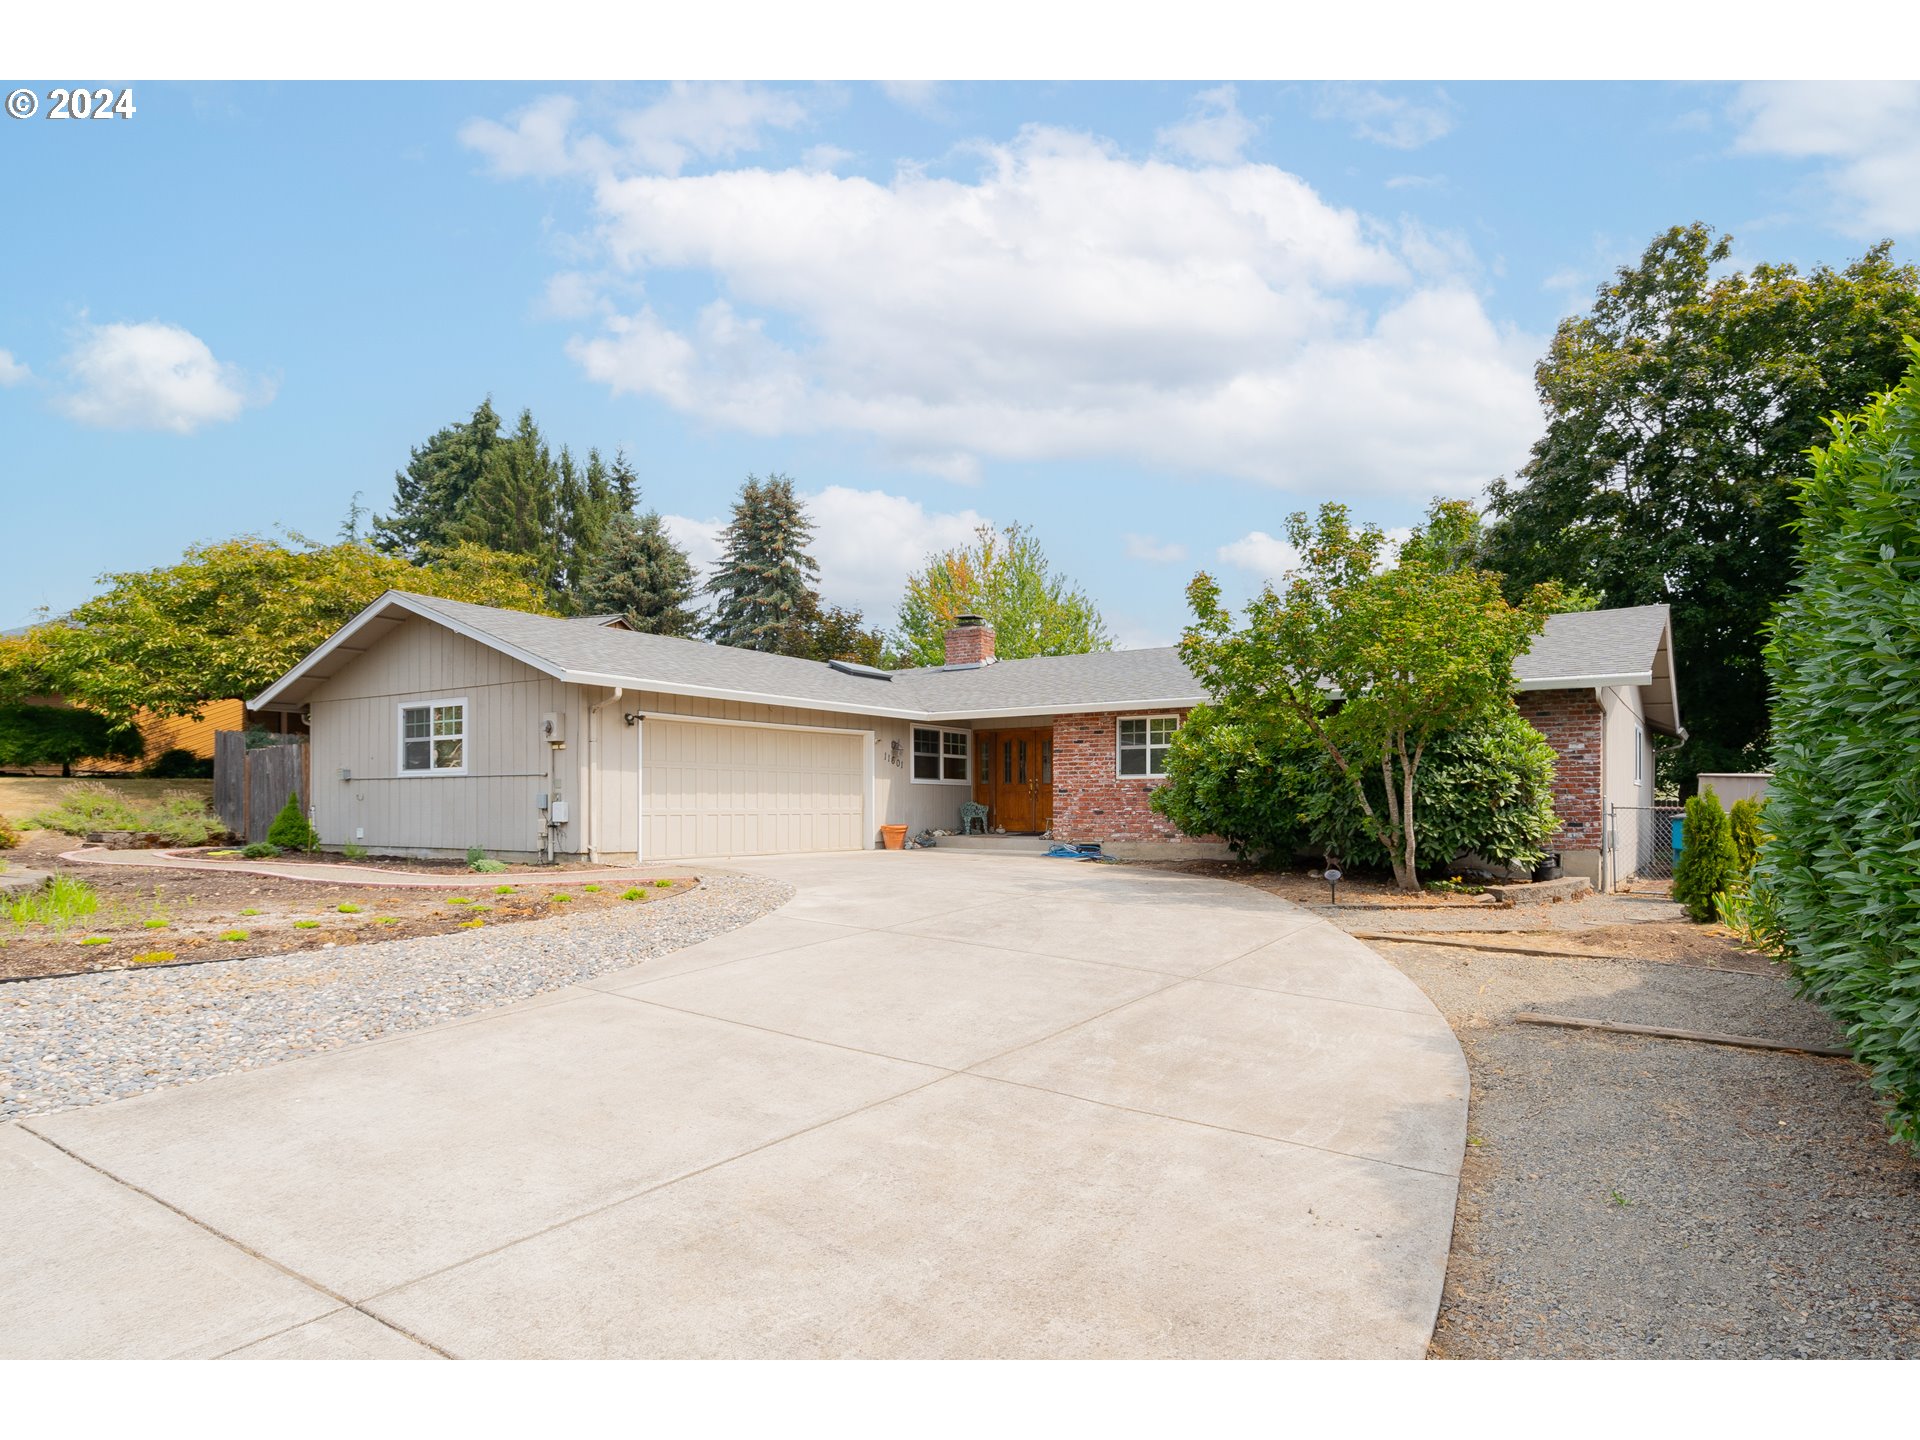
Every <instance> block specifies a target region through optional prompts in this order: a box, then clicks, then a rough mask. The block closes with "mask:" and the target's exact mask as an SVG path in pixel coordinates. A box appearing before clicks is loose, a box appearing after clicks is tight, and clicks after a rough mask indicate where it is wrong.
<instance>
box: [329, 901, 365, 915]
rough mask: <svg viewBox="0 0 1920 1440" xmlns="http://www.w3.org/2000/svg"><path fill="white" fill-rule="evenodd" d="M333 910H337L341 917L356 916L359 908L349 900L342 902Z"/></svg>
mask: <svg viewBox="0 0 1920 1440" xmlns="http://www.w3.org/2000/svg"><path fill="white" fill-rule="evenodd" d="M333 908H334V909H336V910H338V911H339V912H340V913H341V914H342V915H358V914H359V913H360V907H359V906H358V905H356V904H354V903H353V902H352V901H351V900H342V901H341V902H340V903H339V904H338V905H336V906H334V907H333Z"/></svg>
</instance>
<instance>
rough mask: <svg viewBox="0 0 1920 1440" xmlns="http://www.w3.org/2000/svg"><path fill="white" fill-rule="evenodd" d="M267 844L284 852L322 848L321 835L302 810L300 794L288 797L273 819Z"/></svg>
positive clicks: (295, 793) (268, 828) (297, 792)
mask: <svg viewBox="0 0 1920 1440" xmlns="http://www.w3.org/2000/svg"><path fill="white" fill-rule="evenodd" d="M267 843H268V844H269V845H278V846H279V847H280V848H281V849H282V850H317V849H319V848H320V835H319V832H317V831H316V830H315V829H314V828H313V826H312V824H311V823H310V822H309V821H308V820H307V812H306V811H304V810H302V809H301V808H300V792H299V791H297V790H296V791H294V792H293V793H292V794H291V795H289V796H287V803H286V804H284V805H282V806H281V807H280V813H279V814H278V815H276V816H274V817H273V824H271V825H269V826H268V827H267Z"/></svg>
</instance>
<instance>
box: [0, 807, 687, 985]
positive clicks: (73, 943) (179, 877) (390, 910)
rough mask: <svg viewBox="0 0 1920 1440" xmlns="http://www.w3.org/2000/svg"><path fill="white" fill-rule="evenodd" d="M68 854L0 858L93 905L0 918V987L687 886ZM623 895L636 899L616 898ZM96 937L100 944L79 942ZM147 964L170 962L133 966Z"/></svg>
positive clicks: (570, 910)
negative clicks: (383, 876)
mask: <svg viewBox="0 0 1920 1440" xmlns="http://www.w3.org/2000/svg"><path fill="white" fill-rule="evenodd" d="M73 843H74V842H73V839H72V837H70V836H65V835H54V834H51V833H49V832H46V831H34V832H30V833H29V834H28V835H27V836H26V837H25V839H24V840H23V843H22V844H21V845H20V847H19V848H18V849H15V850H10V851H8V852H6V854H5V856H4V857H0V858H5V859H6V860H7V862H8V863H9V865H11V866H13V867H15V868H20V869H28V868H31V869H34V870H46V871H52V872H53V873H54V874H55V876H56V877H58V876H67V877H70V878H72V879H74V880H77V881H81V882H83V883H85V884H86V885H88V886H89V887H91V889H92V890H93V892H94V894H95V895H96V896H97V897H98V900H99V907H98V909H97V910H95V911H94V912H93V913H92V914H90V915H83V916H79V917H77V918H75V919H73V920H72V921H70V922H67V923H65V924H63V925H49V924H46V923H42V922H29V923H25V924H18V923H10V922H9V920H8V917H7V913H6V912H5V911H4V910H0V981H6V980H20V979H28V978H34V977H41V976H48V975H66V974H74V973H84V972H92V971H99V970H119V969H127V968H141V967H144V966H146V965H151V964H169V963H171V964H179V963H185V962H191V961H198V960H217V959H222V958H227V957H229V956H233V957H240V956H245V957H248V958H253V957H257V956H262V955H284V954H292V953H294V952H298V951H304V950H324V949H327V948H329V947H332V946H339V945H353V944H358V943H361V942H364V941H373V940H398V939H405V938H408V937H411V936H417V935H439V934H445V933H448V932H450V931H454V930H459V929H476V928H480V927H482V926H487V925H496V924H505V923H509V922H512V921H518V920H537V919H540V918H542V917H544V916H549V915H560V914H579V913H584V912H587V911H591V910H596V909H610V908H613V907H629V906H632V905H635V904H642V903H645V904H653V903H658V902H659V901H661V900H664V899H668V898H670V897H672V896H674V895H677V894H680V893H681V892H683V891H685V890H687V889H689V888H691V887H692V886H693V885H695V884H696V883H697V882H696V881H694V880H692V879H689V878H686V877H681V878H676V879H674V880H672V882H671V883H670V884H667V885H644V886H636V885H632V884H623V885H620V886H618V887H615V886H611V885H598V884H596V882H592V881H590V880H589V881H586V882H585V883H583V884H581V885H577V886H569V885H553V884H550V883H549V884H541V885H515V884H514V883H513V881H514V872H511V871H507V872H502V873H500V874H495V875H478V874H476V875H474V876H473V883H472V885H470V886H464V887H462V888H460V889H458V890H452V889H426V888H404V887H400V886H386V885H352V884H341V885H330V884H325V883H322V882H316V881H310V880H283V879H277V878H274V877H270V876H266V875H253V874H247V873H245V872H240V871H236V872H234V873H233V874H230V875H228V874H222V873H220V872H219V871H217V870H162V869H139V868H134V867H124V868H122V867H116V866H108V865H73V864H68V863H67V862H65V861H62V860H61V859H60V858H59V855H60V852H61V851H62V850H66V849H71V848H72V846H73ZM462 868H463V867H462ZM544 873H545V874H547V875H551V873H552V872H551V870H548V871H545V872H544ZM663 878H664V877H663ZM588 885H594V887H595V888H592V889H589V888H587V886H588ZM630 891H637V892H638V893H639V894H640V895H642V896H644V897H645V899H644V900H626V899H623V898H622V897H623V896H624V895H626V894H627V893H629V892H630ZM503 892H504V893H503ZM563 896H564V897H565V898H562V897H563ZM463 902H464V903H463ZM343 907H345V908H343ZM225 935H239V936H241V938H240V939H223V938H222V937H223V936H225ZM95 937H99V938H101V939H104V941H105V943H104V944H102V943H94V944H85V943H83V942H84V941H87V940H89V939H94V938H95ZM153 956H169V957H171V958H170V959H169V960H154V959H151V958H141V957H153Z"/></svg>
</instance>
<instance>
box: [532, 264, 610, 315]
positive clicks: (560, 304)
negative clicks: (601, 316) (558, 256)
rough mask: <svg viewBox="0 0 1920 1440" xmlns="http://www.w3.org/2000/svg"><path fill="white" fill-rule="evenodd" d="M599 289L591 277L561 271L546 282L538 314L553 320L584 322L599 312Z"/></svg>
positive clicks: (600, 306)
mask: <svg viewBox="0 0 1920 1440" xmlns="http://www.w3.org/2000/svg"><path fill="white" fill-rule="evenodd" d="M601 308H602V301H601V299H600V287H599V284H598V282H597V281H596V280H595V279H594V277H593V276H591V275H583V274H581V273H580V272H579V271H578V270H562V271H560V272H558V273H557V274H555V275H554V276H553V277H552V278H551V279H550V280H548V281H547V289H546V293H545V294H544V295H542V296H541V298H540V313H541V314H543V315H547V316H550V317H552V318H553V319H555V320H584V319H586V318H587V317H588V316H589V315H595V314H598V313H599V312H600V310H601Z"/></svg>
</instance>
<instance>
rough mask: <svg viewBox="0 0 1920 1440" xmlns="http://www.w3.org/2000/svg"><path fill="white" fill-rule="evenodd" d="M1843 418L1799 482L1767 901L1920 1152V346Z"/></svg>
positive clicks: (1764, 859) (1781, 645) (1778, 680)
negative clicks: (1878, 393) (1892, 378)
mask: <svg viewBox="0 0 1920 1440" xmlns="http://www.w3.org/2000/svg"><path fill="white" fill-rule="evenodd" d="M1907 344H1908V346H1909V349H1910V350H1911V353H1912V355H1913V357H1914V364H1913V367H1912V368H1911V369H1909V370H1908V372H1907V377H1906V379H1905V380H1904V381H1903V382H1902V383H1901V384H1900V385H1899V386H1898V387H1897V388H1896V389H1894V390H1892V391H1890V392H1889V393H1888V394H1886V395H1884V396H1882V397H1881V398H1880V399H1879V400H1877V401H1875V402H1874V403H1873V404H1872V405H1870V406H1868V407H1867V408H1866V409H1865V410H1864V411H1862V412H1861V413H1860V414H1858V415H1853V416H1848V417H1845V418H1842V419H1837V420H1835V421H1833V422H1832V427H1831V428H1832V440H1831V441H1830V443H1829V444H1828V445H1827V446H1826V448H1825V449H1824V450H1816V451H1814V452H1813V473H1812V474H1811V476H1809V477H1807V478H1806V479H1804V480H1803V481H1802V482H1801V485H1800V489H1799V492H1798V495H1797V497H1796V498H1797V500H1798V504H1799V511H1800V518H1799V525H1798V531H1799V537H1800V550H1799V562H1800V573H1799V576H1798V578H1796V579H1795V580H1794V582H1793V584H1792V587H1791V589H1790V590H1789V591H1788V594H1787V598H1786V599H1785V600H1784V601H1783V602H1782V603H1781V606H1780V608H1779V610H1778V611H1776V612H1775V616H1774V621H1773V638H1772V640H1771V642H1770V643H1769V644H1768V646H1767V671H1768V675H1769V677H1770V678H1771V680H1772V682H1773V764H1772V770H1773V779H1772V781H1771V783H1770V785H1769V795H1768V799H1767V809H1766V828H1767V839H1766V844H1765V845H1764V846H1763V847H1762V848H1761V851H1760V857H1759V861H1758V863H1757V864H1756V866H1755V868H1754V891H1755V897H1756V899H1757V900H1763V901H1764V902H1766V904H1767V907H1768V912H1769V920H1770V923H1771V924H1772V925H1774V926H1775V927H1777V932H1778V938H1779V941H1780V943H1781V944H1782V946H1783V947H1784V949H1785V951H1786V953H1787V956H1788V958H1789V960H1790V961H1791V962H1792V964H1793V968H1794V973H1795V974H1796V975H1797V976H1798V977H1799V980H1800V984H1801V988H1802V990H1803V992H1804V993H1805V994H1807V995H1809V996H1810V997H1812V998H1813V999H1814V1000H1816V1001H1818V1002H1819V1003H1820V1004H1821V1005H1823V1006H1825V1007H1826V1009H1827V1010H1828V1011H1829V1012H1831V1013H1832V1015H1833V1016H1834V1018H1835V1019H1837V1020H1838V1021H1839V1022H1840V1024H1841V1025H1843V1026H1844V1027H1845V1028H1846V1032H1847V1042H1848V1044H1849V1046H1850V1047H1851V1048H1852V1050H1853V1054H1854V1058H1855V1059H1857V1060H1859V1061H1860V1062H1861V1063H1862V1064H1863V1065H1865V1066H1866V1067H1867V1068H1868V1071H1869V1073H1870V1076H1871V1079H1872V1082H1873V1084H1874V1086H1875V1088H1876V1089H1878V1090H1879V1092H1880V1094H1881V1097H1882V1099H1883V1100H1884V1101H1885V1102H1886V1104H1887V1107H1888V1123H1889V1125H1890V1126H1891V1128H1892V1130H1893V1133H1894V1135H1895V1137H1896V1138H1897V1139H1899V1140H1901V1141H1903V1142H1905V1143H1906V1144H1908V1145H1912V1146H1915V1147H1917V1148H1920V838H1916V837H1920V763H1916V762H1917V761H1920V343H1916V342H1914V341H1912V340H1909V341H1908V342H1907Z"/></svg>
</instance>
